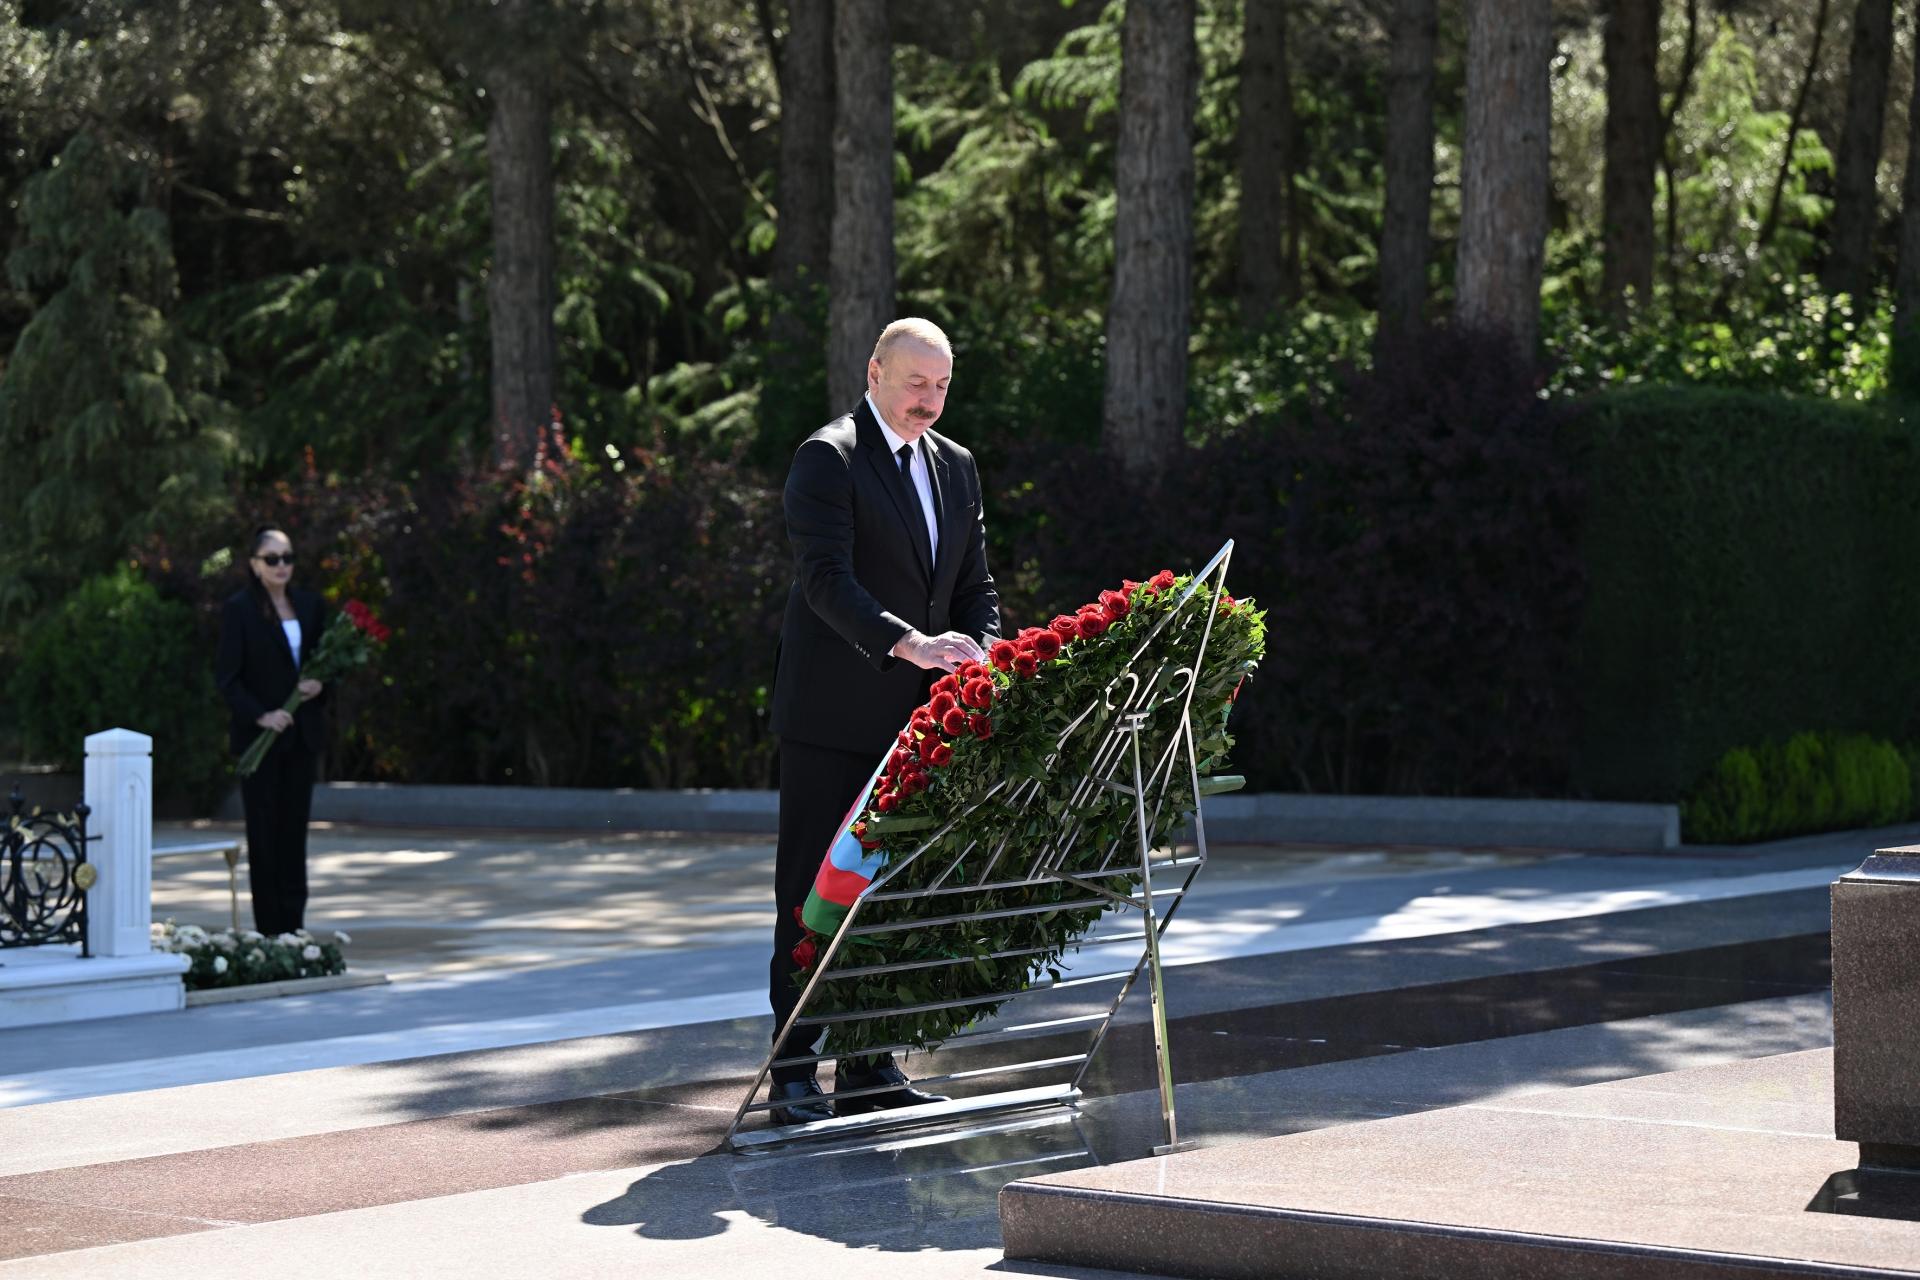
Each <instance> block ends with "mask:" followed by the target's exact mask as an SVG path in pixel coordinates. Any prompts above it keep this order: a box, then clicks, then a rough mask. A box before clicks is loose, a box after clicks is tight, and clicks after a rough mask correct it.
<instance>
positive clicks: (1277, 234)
mask: <svg viewBox="0 0 1920 1280" xmlns="http://www.w3.org/2000/svg"><path fill="white" fill-rule="evenodd" d="M1244 35H1245V51H1244V53H1243V54H1242V56H1241V59H1240V137H1239V143H1240V315H1241V318H1242V319H1243V320H1245V321H1246V323H1247V324H1249V325H1259V324H1263V323H1265V322H1266V321H1267V320H1269V319H1271V318H1272V317H1273V314H1274V312H1276V311H1277V310H1279V308H1280V304H1281V303H1282V302H1283V301H1291V300H1292V299H1294V298H1297V297H1298V296H1299V295H1300V258H1299V235H1300V233H1299V228H1298V227H1297V226H1296V225H1295V222H1294V217H1293V212H1294V211H1293V133H1294V124H1293V85H1292V81H1291V78H1290V77H1289V75H1288V72H1287V9H1286V4H1285V3H1284V0H1267V2H1266V3H1262V2H1261V0H1252V2H1251V3H1249V4H1248V5H1247V6H1246V26H1245V28H1244Z"/></svg>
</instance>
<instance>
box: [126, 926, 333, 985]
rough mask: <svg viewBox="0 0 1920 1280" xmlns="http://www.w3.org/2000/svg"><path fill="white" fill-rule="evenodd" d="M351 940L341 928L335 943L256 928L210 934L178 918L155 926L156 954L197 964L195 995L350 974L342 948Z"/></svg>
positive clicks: (192, 976) (192, 975)
mask: <svg viewBox="0 0 1920 1280" xmlns="http://www.w3.org/2000/svg"><path fill="white" fill-rule="evenodd" d="M351 941H353V939H351V938H349V937H348V936H347V935H346V934H345V933H342V932H340V931H338V930H335V931H334V932H333V934H332V940H331V941H328V942H322V941H320V939H319V938H317V937H315V936H314V935H313V934H311V933H308V932H307V931H306V930H305V929H301V930H299V931H298V932H295V933H283V934H279V935H278V936H276V937H271V938H269V937H268V936H267V935H265V934H263V933H259V932H256V931H255V930H253V929H218V930H207V929H203V928H201V927H200V926H199V925H197V924H181V925H176V924H175V923H174V922H173V921H172V920H166V921H162V922H160V923H157V924H155V925H154V926H153V949H154V950H155V951H167V952H171V953H173V954H174V955H182V956H186V957H187V958H188V959H189V960H191V961H192V962H193V967H192V968H190V969H188V970H187V972H186V974H185V975H184V976H185V979H186V984H187V990H189V991H204V990H206V989H208V988H210V987H242V986H251V985H253V984H254V983H259V982H284V981H286V980H288V979H290V978H324V977H327V976H329V975H332V974H336V973H345V972H346V971H347V959H346V955H345V953H344V952H343V951H342V948H343V947H345V946H346V945H347V944H348V943H349V942H351Z"/></svg>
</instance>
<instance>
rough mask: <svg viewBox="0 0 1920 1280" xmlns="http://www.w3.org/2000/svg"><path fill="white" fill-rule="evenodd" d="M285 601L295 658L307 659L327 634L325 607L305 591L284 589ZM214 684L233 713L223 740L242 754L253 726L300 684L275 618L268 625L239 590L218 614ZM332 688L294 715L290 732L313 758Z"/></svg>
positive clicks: (253, 734) (253, 598)
mask: <svg viewBox="0 0 1920 1280" xmlns="http://www.w3.org/2000/svg"><path fill="white" fill-rule="evenodd" d="M287 599H289V600H291V601H292V602H293V615H294V617H296V618H298V619H299V620H300V653H301V656H302V657H303V659H310V658H312V656H313V655H314V653H315V651H317V650H318V649H319V647H320V636H321V635H322V633H323V632H324V631H325V630H326V625H327V606H326V602H325V601H323V600H322V599H321V598H320V597H319V596H318V595H317V594H315V593H314V592H312V591H308V590H307V589H306V588H304V587H294V586H289V587H288V588H287ZM213 678H214V683H215V684H217V685H219V686H220V693H221V696H222V697H224V698H226V700H227V706H228V707H229V708H231V709H232V711H233V719H232V722H231V723H230V724H229V726H228V733H227V736H228V740H229V741H230V742H231V743H232V745H233V749H234V750H235V751H236V752H239V751H245V750H246V749H247V747H248V746H249V745H250V744H251V743H252V742H253V740H254V738H256V737H257V736H259V733H260V726H259V725H258V724H256V723H254V722H255V721H257V720H258V719H259V718H260V717H261V716H263V715H265V714H266V713H267V712H269V711H272V710H275V709H276V708H278V707H281V706H284V705H285V703H286V701H287V698H288V696H289V695H291V694H292V693H293V686H294V685H296V684H298V683H299V681H300V675H299V672H297V671H296V670H294V666H293V650H291V649H289V648H288V647H287V633H286V632H285V631H284V630H283V629H282V628H281V626H280V619H278V618H275V619H273V620H272V621H268V620H267V618H266V617H265V615H263V614H262V613H261V612H260V602H259V597H257V596H255V595H254V594H253V592H251V591H246V590H242V591H239V592H236V593H235V594H234V595H231V596H229V597H227V603H226V605H225V606H224V608H223V609H222V611H221V614H220V649H219V651H218V652H217V653H216V654H215V655H214V660H213ZM330 693H332V690H331V689H324V690H322V691H321V694H320V696H319V697H317V698H310V699H308V700H307V701H306V702H303V703H301V704H300V706H299V708H298V709H297V710H295V711H294V713H293V730H292V732H297V733H298V734H299V735H300V740H301V741H302V742H304V743H305V744H306V745H307V748H308V750H310V751H313V752H316V753H318V752H319V750H320V749H321V747H322V745H324V743H325V741H326V728H327V727H326V711H325V705H324V704H325V703H326V701H327V697H328V695H329V694H330Z"/></svg>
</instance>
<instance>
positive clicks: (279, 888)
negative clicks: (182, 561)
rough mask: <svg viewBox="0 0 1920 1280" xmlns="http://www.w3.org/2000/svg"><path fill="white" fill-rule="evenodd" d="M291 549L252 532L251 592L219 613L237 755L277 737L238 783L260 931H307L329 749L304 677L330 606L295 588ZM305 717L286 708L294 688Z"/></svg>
mask: <svg viewBox="0 0 1920 1280" xmlns="http://www.w3.org/2000/svg"><path fill="white" fill-rule="evenodd" d="M292 578H293V541H292V540H291V539H290V538H288V537H287V535H286V534H285V533H283V532H282V531H281V530H279V529H275V528H271V527H264V528H260V529H256V530H254V534H253V542H252V547H251V549H250V550H249V551H248V553H247V585H246V588H245V589H244V590H242V591H239V592H236V593H235V594H234V595H233V596H231V597H229V598H228V600H227V603H226V606H225V609H224V611H223V612H222V613H221V615H220V651H219V653H218V655H217V656H216V657H215V658H214V679H215V681H216V682H217V683H218V684H219V686H220V692H221V694H222V695H223V696H224V697H225V698H226V700H227V705H228V706H229V707H230V708H232V711H233V720H232V724H231V726H230V733H229V736H230V738H231V741H232V744H233V750H234V753H235V754H236V755H238V754H239V753H240V752H243V751H245V750H246V749H247V747H248V746H249V745H251V744H252V742H253V740H254V738H256V737H257V736H259V733H260V731H261V730H262V729H279V730H281V733H280V736H279V738H278V739H276V740H275V741H274V744H273V747H272V749H271V750H269V751H268V752H267V757H266V759H265V760H264V761H262V762H261V764H260V768H259V769H258V770H256V771H255V772H254V773H253V775H252V776H251V777H248V778H243V779H241V782H240V799H241V803H242V804H243V805H244V807H245V809H246V814H247V880H248V882H249V883H250V884H251V885H252V888H253V923H254V927H255V928H256V929H258V930H260V932H262V933H265V934H269V935H272V934H279V933H291V932H293V931H294V930H296V929H299V928H302V927H304V925H305V916H306V910H307V815H308V813H309V812H310V811H311V810H312V808H313V776H314V766H315V764H316V762H317V761H318V759H319V755H320V751H321V748H322V747H323V746H324V744H325V741H326V723H325V720H324V719H323V714H322V709H323V707H324V705H325V702H324V699H323V698H322V696H321V695H322V694H323V693H324V692H325V691H324V690H323V689H322V687H321V684H320V682H319V681H318V680H303V679H301V678H300V663H301V661H302V659H304V658H310V657H311V656H312V655H313V652H314V650H315V649H316V648H317V647H318V645H319V643H320V636H321V633H322V632H323V631H324V630H325V628H326V605H325V603H324V602H323V601H322V600H321V599H320V597H319V596H318V595H317V594H315V593H314V592H311V591H308V590H306V589H305V588H304V587H296V586H292V585H291V580H292ZM296 687H297V688H298V689H299V690H300V697H301V702H300V706H299V709H298V710H297V711H295V712H294V713H293V714H292V715H289V714H288V713H287V712H285V711H283V710H281V707H282V706H284V705H285V704H286V701H287V698H288V697H289V696H290V695H291V694H292V693H293V691H294V689H295V688H296Z"/></svg>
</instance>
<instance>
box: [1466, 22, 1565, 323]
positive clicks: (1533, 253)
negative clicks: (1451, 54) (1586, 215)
mask: <svg viewBox="0 0 1920 1280" xmlns="http://www.w3.org/2000/svg"><path fill="white" fill-rule="evenodd" d="M1552 56H1553V10H1552V6H1551V4H1550V0H1468V3H1467V113H1466V114H1467V119H1466V132H1465V137H1464V139H1463V141H1462V153H1463V154H1462V158H1461V159H1462V163H1461V174H1460V250H1459V261H1458V264H1457V267H1456V270H1455V277H1456V280H1455V294H1456V299H1455V317H1456V319H1457V320H1458V321H1459V322H1460V323H1461V324H1463V325H1465V326H1467V327H1469V328H1474V329H1481V330H1484V331H1487V332H1494V333H1504V334H1506V335H1507V337H1508V338H1509V340H1510V341H1511V342H1512V343H1513V345H1514V348H1515V349H1516V350H1517V351H1518V352H1520V354H1521V356H1522V357H1523V358H1524V359H1526V360H1528V361H1532V360H1533V359H1534V358H1535V356H1536V348H1537V347H1538V345H1539V337H1540V275H1541V271H1542V268H1543V266H1544V261H1545V258H1546V243H1547V195H1548V185H1549V183H1550V182H1551V175H1550V174H1549V171H1548V150H1547V148H1548V139H1549V135H1550V132H1551V121H1552V104H1551V98H1550V95H1549V86H1548V81H1547V72H1548V60H1549V59H1550V58H1551V57H1552Z"/></svg>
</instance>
